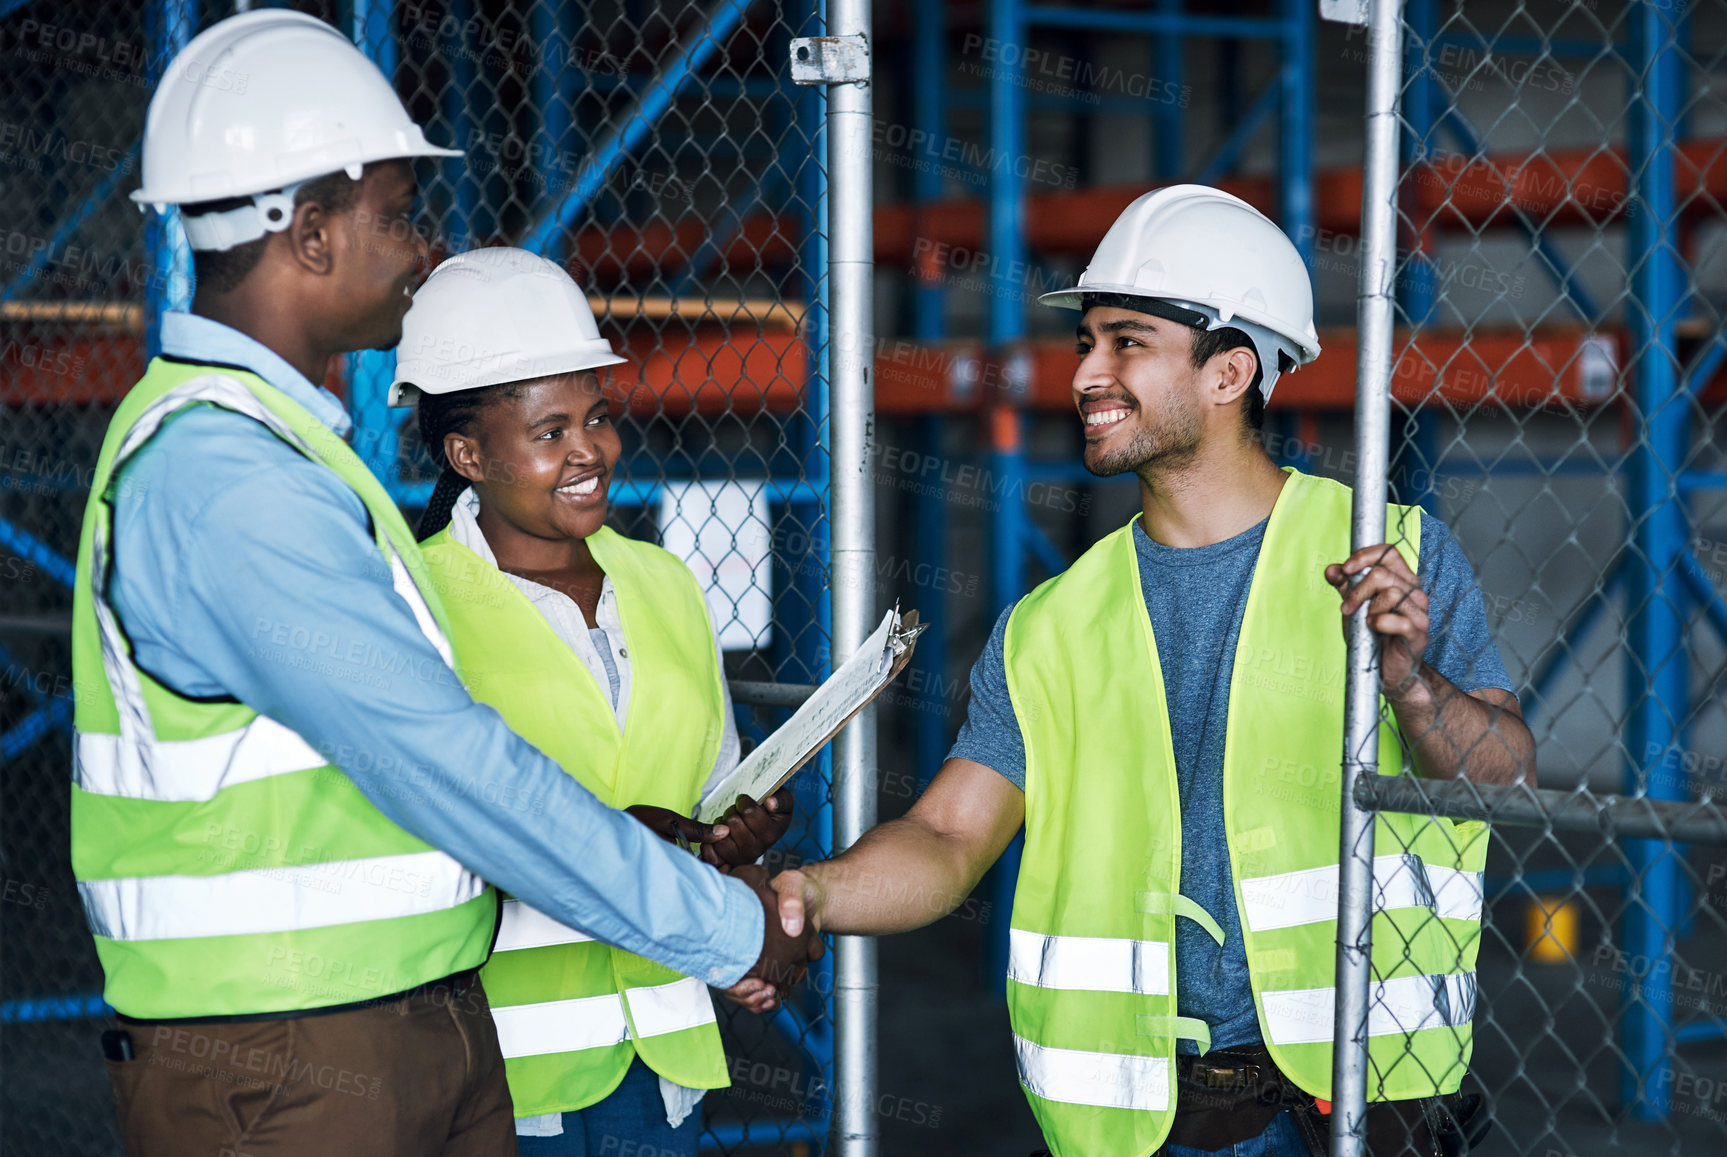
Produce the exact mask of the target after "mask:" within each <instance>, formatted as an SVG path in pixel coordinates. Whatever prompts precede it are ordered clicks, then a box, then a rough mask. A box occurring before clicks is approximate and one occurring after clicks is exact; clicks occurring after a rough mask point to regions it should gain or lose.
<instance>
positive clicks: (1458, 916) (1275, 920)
mask: <svg viewBox="0 0 1727 1157" xmlns="http://www.w3.org/2000/svg"><path fill="white" fill-rule="evenodd" d="M1481 879H1482V876H1481V873H1480V872H1463V871H1459V870H1458V869H1456V868H1446V867H1441V866H1439V865H1437V864H1425V863H1423V862H1422V860H1421V857H1420V856H1417V855H1415V854H1413V853H1410V852H1402V853H1399V854H1397V855H1392V856H1375V857H1374V859H1373V910H1374V911H1375V912H1387V911H1391V910H1392V909H1396V908H1426V909H1428V910H1429V911H1431V912H1433V913H1435V914H1436V915H1439V916H1444V917H1448V918H1450V919H1454V920H1479V919H1480V918H1481V887H1482V884H1481ZM1337 880H1338V867H1337V865H1336V864H1326V865H1324V866H1322V867H1318V868H1304V869H1302V870H1300V871H1296V872H1284V873H1282V874H1280V875H1276V876H1256V877H1254V878H1253V879H1249V880H1243V881H1241V899H1242V907H1241V915H1242V920H1243V922H1245V923H1246V925H1247V926H1248V928H1249V929H1250V930H1252V931H1254V932H1265V931H1269V930H1271V929H1274V928H1293V927H1295V926H1296V925H1298V924H1316V923H1322V922H1326V921H1331V920H1335V919H1336V918H1337Z"/></svg>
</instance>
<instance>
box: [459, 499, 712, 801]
mask: <svg viewBox="0 0 1727 1157" xmlns="http://www.w3.org/2000/svg"><path fill="white" fill-rule="evenodd" d="M479 513H480V497H479V495H477V494H475V493H474V491H473V488H472V487H470V488H469V489H467V490H464V491H462V494H461V497H459V498H457V499H456V505H455V508H454V509H453V510H452V511H451V512H450V537H451V538H453V539H455V540H456V541H457V542H459V543H461V544H462V545H463V546H465V547H467V548H468V549H469V550H471V551H473V552H474V553H475V554H477V555H479V556H480V557H481V558H483V559H485V560H486V561H487V562H489V563H491V564H492V565H493V566H497V565H498V557H497V555H495V554H493V553H492V547H491V544H490V543H488V542H487V541H486V536H485V534H484V533H483V532H482V531H481V530H480V524H479V521H478V519H479ZM500 572H501V573H502V574H503V576H504V577H505V578H507V579H509V580H510V581H511V582H512V583H514V584H515V586H516V589H517V590H519V591H521V592H522V594H524V595H526V596H527V598H528V601H529V602H531V603H533V604H534V609H535V610H537V611H539V612H540V615H541V616H542V617H543V618H544V619H545V620H546V624H547V625H548V626H550V627H551V628H552V631H553V632H554V633H555V634H556V635H557V636H558V638H559V639H561V640H563V643H564V645H565V646H566V647H568V648H569V649H570V650H571V651H573V652H575V655H576V658H578V659H580V660H581V661H582V666H584V667H586V668H587V669H588V674H590V675H592V676H593V677H594V682H595V683H596V684H598V685H599V688H600V691H601V692H602V693H605V694H607V697H608V698H610V695H609V692H610V690H611V679H610V677H609V674H608V672H607V670H606V667H607V663H606V658H607V656H602V655H601V654H600V652H599V648H598V646H597V644H596V641H595V638H594V636H593V634H592V633H591V632H590V629H589V627H588V620H587V617H586V616H584V615H583V614H582V608H580V607H578V606H577V605H576V602H575V600H574V599H572V598H570V596H569V595H566V594H564V593H563V592H562V591H557V590H553V589H552V588H551V587H548V586H544V585H542V584H540V583H537V582H534V581H533V580H532V579H525V578H522V577H520V576H518V575H513V574H511V573H510V572H509V571H506V570H502V568H500ZM710 618H711V616H710ZM593 629H594V630H597V631H603V632H605V638H606V642H607V645H608V647H609V648H610V655H609V657H610V659H611V664H610V666H611V667H612V668H614V669H615V670H616V671H617V676H618V693H617V697H616V699H615V700H614V701H613V703H612V716H613V718H614V719H616V720H617V724H618V733H619V734H620V735H621V734H622V733H623V730H624V720H625V719H627V718H629V713H630V695H631V693H632V692H633V690H634V685H635V680H634V678H633V676H632V671H631V664H630V653H629V648H628V647H627V646H625V640H624V624H623V620H622V619H620V618H619V617H618V594H617V591H615V590H613V589H612V579H611V576H610V575H607V576H606V578H605V581H604V582H603V583H602V584H601V586H600V605H599V607H598V609H597V610H596V611H595V612H594V628H593ZM714 654H715V656H716V658H717V661H718V662H719V665H720V667H719V669H720V673H721V678H720V700H721V705H722V707H723V708H724V714H725V731H724V732H723V733H722V734H721V736H720V750H719V755H718V756H717V757H716V758H715V760H714V766H713V770H712V771H711V772H709V774H708V779H707V782H706V783H704V784H703V785H702V794H703V795H706V794H707V793H708V791H709V789H711V788H712V787H713V786H714V785H715V784H717V783H719V781H720V780H721V779H722V778H724V777H725V776H727V775H729V774H730V773H731V771H732V769H733V768H735V767H737V765H738V758H739V755H738V724H737V719H736V718H735V717H734V716H733V714H732V693H731V690H730V689H729V688H728V687H727V686H726V681H725V677H724V674H725V669H726V666H725V657H724V656H723V655H722V654H721V652H720V638H719V634H718V632H716V633H715V634H714Z"/></svg>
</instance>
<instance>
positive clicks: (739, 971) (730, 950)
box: [687, 879, 767, 988]
mask: <svg viewBox="0 0 1727 1157" xmlns="http://www.w3.org/2000/svg"><path fill="white" fill-rule="evenodd" d="M725 892H726V907H725V911H724V912H722V913H721V916H720V927H721V928H722V929H724V931H723V932H722V934H721V936H720V939H719V940H718V941H717V942H716V943H715V944H714V946H713V951H712V953H711V954H709V955H708V957H707V960H706V962H705V966H704V967H702V968H699V969H697V970H695V971H692V972H690V973H688V974H687V975H690V976H697V977H700V978H701V979H702V980H703V981H705V982H706V983H708V984H710V985H712V986H713V987H715V988H730V987H731V986H732V985H734V984H736V983H737V982H738V981H740V980H742V979H743V978H744V973H746V972H748V971H749V970H750V969H751V968H754V967H755V963H756V961H757V960H758V959H760V957H761V954H762V938H763V936H764V935H765V933H766V931H767V929H766V927H765V925H764V921H765V920H766V919H767V913H766V912H765V911H764V910H763V909H762V902H761V901H760V900H758V899H756V893H755V889H754V888H751V887H750V886H749V885H748V884H746V883H744V882H743V881H742V880H732V879H728V880H726V881H725Z"/></svg>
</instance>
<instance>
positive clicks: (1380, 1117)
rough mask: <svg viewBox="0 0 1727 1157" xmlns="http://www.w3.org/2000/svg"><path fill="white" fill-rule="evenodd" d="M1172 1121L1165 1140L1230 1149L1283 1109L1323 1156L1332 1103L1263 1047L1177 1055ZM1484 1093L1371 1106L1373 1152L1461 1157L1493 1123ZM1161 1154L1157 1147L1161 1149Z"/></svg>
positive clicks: (1369, 1148) (1374, 1156)
mask: <svg viewBox="0 0 1727 1157" xmlns="http://www.w3.org/2000/svg"><path fill="white" fill-rule="evenodd" d="M1175 1075H1176V1089H1177V1100H1176V1109H1175V1121H1174V1124H1173V1125H1172V1126H1171V1128H1170V1132H1169V1138H1168V1140H1167V1141H1166V1142H1165V1145H1166V1146H1168V1145H1182V1146H1186V1147H1188V1148H1192V1149H1201V1150H1216V1149H1225V1148H1228V1147H1229V1146H1231V1145H1235V1144H1238V1143H1240V1142H1242V1141H1248V1140H1251V1139H1252V1138H1254V1137H1257V1136H1259V1135H1260V1134H1261V1133H1264V1132H1265V1130H1266V1129H1268V1128H1270V1126H1271V1121H1272V1118H1274V1117H1276V1116H1277V1114H1278V1113H1280V1112H1282V1111H1283V1110H1285V1109H1288V1110H1289V1111H1290V1115H1291V1116H1292V1117H1294V1119H1295V1124H1296V1128H1297V1129H1298V1130H1299V1131H1300V1133H1301V1136H1302V1139H1303V1140H1305V1141H1306V1142H1307V1148H1308V1150H1309V1152H1310V1153H1312V1155H1313V1157H1325V1154H1326V1153H1327V1151H1328V1149H1329V1146H1330V1137H1331V1115H1330V1106H1329V1105H1327V1106H1326V1107H1325V1111H1324V1112H1321V1111H1320V1108H1319V1106H1318V1104H1317V1103H1316V1102H1315V1101H1314V1099H1313V1096H1312V1094H1310V1093H1306V1092H1303V1091H1302V1090H1301V1088H1300V1087H1298V1086H1297V1085H1296V1084H1295V1083H1294V1082H1293V1081H1291V1080H1290V1079H1289V1078H1288V1077H1286V1076H1284V1075H1283V1073H1282V1072H1280V1071H1279V1070H1278V1068H1277V1066H1276V1065H1275V1064H1273V1063H1272V1060H1271V1054H1270V1052H1268V1051H1267V1050H1266V1048H1265V1047H1264V1046H1263V1045H1257V1046H1252V1047H1245V1048H1232V1049H1214V1050H1212V1051H1211V1052H1209V1053H1207V1054H1206V1055H1205V1056H1203V1057H1196V1056H1178V1057H1176V1058H1175ZM1481 1110H1482V1099H1481V1098H1480V1097H1479V1096H1474V1095H1469V1096H1465V1095H1462V1094H1459V1093H1449V1094H1446V1095H1445V1096H1439V1097H1420V1098H1417V1099H1414V1100H1408V1101H1379V1102H1375V1103H1372V1104H1369V1105H1368V1106H1367V1143H1366V1152H1367V1154H1368V1155H1369V1157H1464V1154H1467V1153H1468V1152H1469V1150H1470V1147H1471V1146H1473V1145H1476V1144H1478V1143H1480V1141H1481V1138H1482V1137H1483V1136H1485V1135H1486V1133H1487V1130H1488V1129H1489V1128H1490V1127H1491V1124H1492V1122H1491V1120H1490V1119H1489V1118H1488V1117H1487V1115H1486V1114H1485V1113H1483V1112H1482V1111H1481ZM1162 1152H1164V1150H1162V1149H1160V1150H1159V1153H1162Z"/></svg>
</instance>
